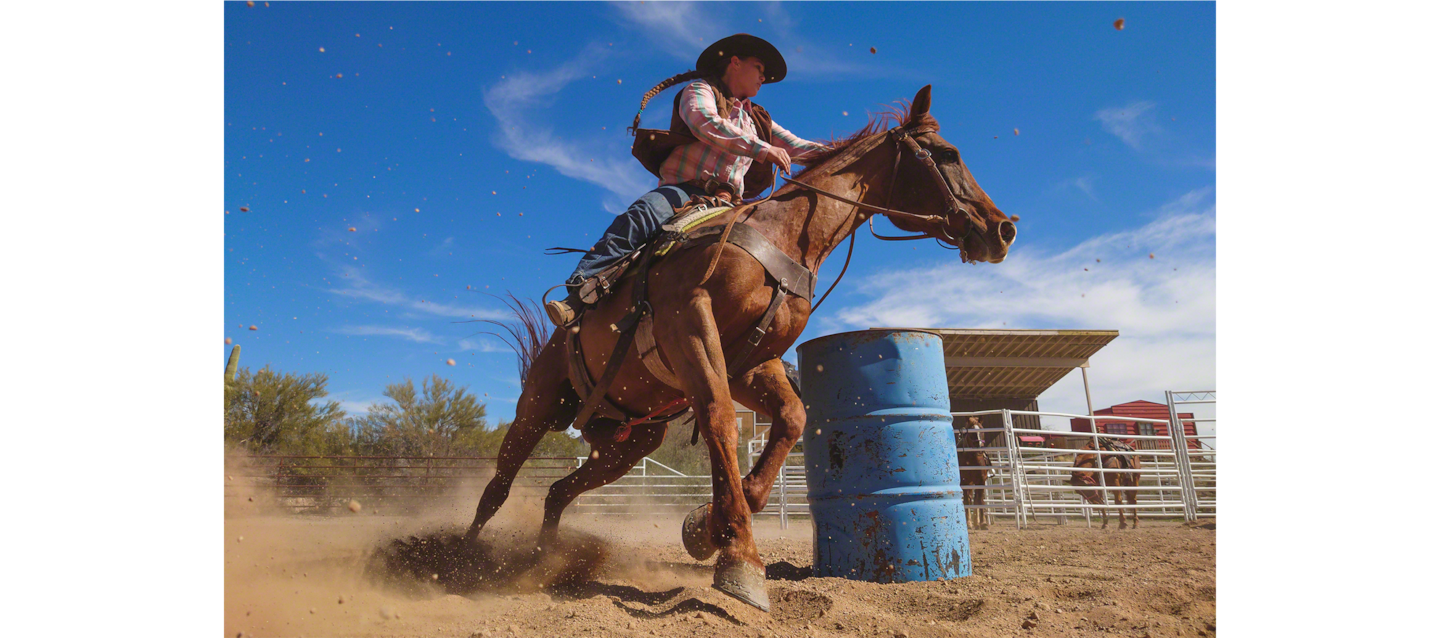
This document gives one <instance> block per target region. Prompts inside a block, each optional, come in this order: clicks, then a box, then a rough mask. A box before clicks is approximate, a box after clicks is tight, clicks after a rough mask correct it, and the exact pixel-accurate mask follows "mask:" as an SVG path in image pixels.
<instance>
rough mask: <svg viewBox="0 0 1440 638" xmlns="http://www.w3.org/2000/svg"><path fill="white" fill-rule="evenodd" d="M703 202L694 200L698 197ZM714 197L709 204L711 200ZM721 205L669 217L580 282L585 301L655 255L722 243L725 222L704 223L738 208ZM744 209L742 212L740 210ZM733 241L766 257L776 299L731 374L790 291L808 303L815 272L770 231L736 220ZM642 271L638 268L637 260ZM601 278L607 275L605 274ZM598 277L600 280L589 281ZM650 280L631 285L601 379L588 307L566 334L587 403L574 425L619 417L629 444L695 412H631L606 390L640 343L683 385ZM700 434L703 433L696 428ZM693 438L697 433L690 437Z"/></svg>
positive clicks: (665, 378)
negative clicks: (591, 354) (658, 338)
mask: <svg viewBox="0 0 1440 638" xmlns="http://www.w3.org/2000/svg"><path fill="white" fill-rule="evenodd" d="M697 199H698V200H699V201H696V200H697ZM707 200H710V201H707ZM717 203H718V202H717V201H715V200H713V198H703V197H701V198H696V199H692V200H691V204H690V205H688V206H686V207H685V208H682V209H680V210H679V211H677V212H676V214H675V215H674V216H673V217H671V220H670V221H669V222H667V223H666V224H665V225H664V226H662V227H661V231H660V233H659V235H658V236H657V237H656V238H655V239H653V240H651V241H650V242H649V243H647V244H646V245H645V246H643V247H641V248H640V249H639V250H638V251H636V252H635V253H632V254H631V255H627V256H626V258H625V259H622V260H621V262H620V263H618V264H616V265H615V266H613V267H612V268H610V269H607V270H606V271H605V272H602V273H601V274H600V275H597V276H596V277H594V278H592V280H590V281H587V282H585V283H584V284H582V287H581V290H580V295H581V300H582V301H585V302H586V303H587V304H588V303H592V302H591V301H589V300H588V299H586V298H585V296H586V295H587V293H588V294H590V295H591V296H592V298H594V299H595V300H596V301H598V300H600V299H602V298H603V297H604V296H605V295H606V294H608V293H609V292H610V291H611V290H613V288H614V287H615V286H616V284H618V283H619V282H620V281H623V280H624V279H626V278H628V277H634V274H635V273H644V272H647V271H648V270H649V268H650V266H651V265H652V264H653V263H654V262H655V260H657V259H662V258H663V257H664V256H666V255H668V254H671V253H673V252H678V251H679V250H681V249H685V248H692V247H699V246H704V245H707V244H712V243H716V242H718V241H719V240H720V238H721V236H722V234H723V233H724V231H725V227H723V226H709V227H704V228H698V229H697V227H698V226H700V225H701V224H703V223H704V222H706V221H709V220H712V219H714V218H716V217H718V216H720V215H722V214H724V213H726V212H730V211H732V210H733V209H732V208H729V207H726V206H719V205H716V204H717ZM738 212H739V211H736V213H737V214H738ZM727 242H728V243H730V244H734V245H735V246H738V247H739V248H741V249H742V250H744V251H745V252H746V253H748V254H750V255H751V256H752V257H754V258H755V260H756V261H758V262H760V265H761V266H763V267H764V268H765V272H766V273H767V274H768V275H769V276H770V278H771V279H773V280H774V282H775V292H774V294H773V296H772V297H771V299H770V304H769V306H768V307H767V308H766V310H765V313H764V315H763V316H762V317H761V318H760V319H759V321H757V322H756V324H755V325H754V326H753V327H752V328H751V330H750V333H749V334H748V335H747V336H746V339H745V341H744V342H743V343H742V344H741V347H740V349H739V350H737V351H735V352H733V353H732V355H731V356H730V357H729V358H728V359H727V361H726V364H727V370H728V371H730V376H732V377H733V376H734V371H736V370H743V368H742V367H741V366H742V365H743V364H744V363H745V362H746V360H747V359H749V357H750V355H751V354H752V353H753V352H754V350H755V348H756V347H757V346H759V345H760V342H761V340H762V339H763V338H764V337H765V335H766V334H768V332H769V328H770V323H771V322H772V321H773V320H774V318H775V313H776V311H777V310H778V309H779V307H780V302H781V301H783V300H784V298H785V296H786V295H787V294H791V295H795V296H797V297H800V298H802V299H805V300H806V301H810V299H811V297H812V296H813V295H814V290H815V275H814V274H813V273H811V272H810V270H809V269H807V268H805V267H804V266H803V265H801V264H799V263H797V262H796V261H795V260H793V259H791V258H790V256H789V255H786V254H785V252H784V251H782V250H780V249H779V248H777V247H775V245H774V244H772V243H770V241H769V240H768V239H766V238H765V236H764V235H762V234H760V233H759V231H756V230H755V229H753V228H751V227H750V226H748V225H746V224H744V223H740V222H735V223H734V224H733V226H732V227H731V229H730V234H729V236H728V238H727ZM637 263H638V264H639V266H640V267H639V268H632V267H633V266H635V265H636V264H637ZM602 278H603V279H602ZM591 281H594V282H595V283H594V285H590V286H588V288H587V285H588V284H590V283H591ZM647 284H648V282H647V278H646V277H643V276H642V277H639V278H637V279H636V281H635V285H634V286H633V287H632V291H633V294H632V298H631V305H630V313H629V314H627V315H626V316H625V317H624V318H623V319H621V320H620V321H618V322H616V323H615V324H612V325H611V326H610V329H611V330H613V331H615V332H617V333H620V338H619V339H618V340H617V342H616V344H615V349H614V350H613V351H612V352H611V353H610V358H609V361H608V363H607V364H606V366H605V370H604V372H603V373H602V374H601V376H600V378H599V379H598V380H596V379H593V378H592V377H591V376H590V373H589V371H588V370H587V369H586V367H585V356H584V353H583V351H582V349H581V344H580V331H579V330H578V327H579V325H580V322H582V321H584V320H585V314H586V310H583V309H582V310H581V311H580V314H579V316H578V317H577V318H576V320H575V324H574V325H573V326H572V327H571V329H569V330H567V331H566V349H567V351H568V354H569V357H568V358H569V364H570V382H571V384H572V385H573V386H574V388H575V391H576V393H577V394H579V395H580V396H581V397H582V399H583V401H584V403H583V404H582V406H581V408H580V412H579V413H578V414H577V416H576V419H575V424H576V426H577V427H579V428H580V429H581V431H582V432H584V431H585V429H586V427H587V426H588V425H589V424H590V420H591V417H592V416H595V417H601V418H604V419H610V420H613V421H618V422H620V423H621V426H620V427H619V428H617V430H616V431H615V433H614V434H613V438H614V440H615V441H623V440H625V438H627V437H628V436H629V430H630V426H633V425H638V424H642V423H662V422H669V421H672V420H674V419H677V418H680V417H681V416H683V415H684V414H685V413H686V412H688V411H689V405H688V401H686V400H685V399H679V400H677V401H673V402H671V403H670V404H669V405H666V406H664V407H662V408H660V409H659V410H657V411H655V412H654V413H651V414H645V415H640V414H632V413H630V412H628V411H626V410H624V409H622V408H620V407H619V406H616V405H615V404H614V403H613V402H612V401H610V400H609V398H608V397H606V390H608V389H609V387H610V384H611V383H612V382H613V381H614V379H615V375H616V373H618V372H619V368H620V364H621V363H622V362H623V361H624V359H625V357H626V356H628V355H629V352H630V348H631V346H632V345H638V349H639V354H640V358H641V361H642V362H643V363H644V365H645V367H646V369H647V370H648V371H649V372H650V374H651V375H653V376H654V377H655V378H656V379H658V380H659V381H660V382H661V383H663V384H665V385H667V386H669V387H671V388H675V389H680V380H679V378H678V377H676V376H675V373H674V372H672V371H671V370H670V369H669V367H668V366H666V365H665V362H664V361H663V360H662V359H661V357H660V351H659V348H658V346H657V345H656V343H655V334H654V317H653V313H652V312H651V309H650V304H649V303H648V301H647V299H646V292H647ZM556 427H557V429H565V428H567V427H568V424H567V425H559V424H557V426H556ZM696 434H698V431H697V432H696ZM691 438H692V442H693V441H694V440H695V436H694V435H692V437H691Z"/></svg>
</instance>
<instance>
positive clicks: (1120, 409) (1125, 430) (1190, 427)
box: [1070, 401, 1200, 450]
mask: <svg viewBox="0 0 1440 638" xmlns="http://www.w3.org/2000/svg"><path fill="white" fill-rule="evenodd" d="M1177 416H1179V417H1180V423H1181V425H1183V426H1184V428H1185V434H1186V435H1187V436H1195V421H1193V419H1194V418H1195V414H1194V413H1192V412H1181V413H1179V414H1178V415H1177ZM1100 417H1108V418H1104V419H1102V418H1100ZM1125 417H1134V418H1140V419H1164V420H1166V421H1168V420H1169V419H1170V409H1169V408H1167V407H1166V406H1165V404H1163V403H1155V402H1153V401H1131V402H1129V403H1121V404H1119V405H1112V406H1110V407H1108V408H1101V409H1099V410H1096V411H1095V425H1096V427H1098V428H1100V432H1101V433H1102V434H1120V435H1132V436H1170V426H1169V425H1168V424H1167V423H1145V422H1137V421H1125V420H1124V418H1125ZM1187 419H1192V420H1187ZM1070 431H1071V432H1089V431H1090V420H1089V419H1070ZM1136 443H1137V444H1138V445H1136V446H1135V447H1137V448H1140V449H1161V450H1168V449H1170V442H1169V441H1145V440H1142V441H1136ZM1187 445H1188V446H1189V447H1190V449H1192V450H1198V449H1200V441H1199V440H1197V439H1189V440H1188V443H1187Z"/></svg>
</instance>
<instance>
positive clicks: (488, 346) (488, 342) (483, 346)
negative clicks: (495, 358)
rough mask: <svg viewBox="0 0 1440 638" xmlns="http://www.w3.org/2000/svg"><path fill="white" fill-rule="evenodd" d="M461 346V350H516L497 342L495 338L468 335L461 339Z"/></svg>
mask: <svg viewBox="0 0 1440 638" xmlns="http://www.w3.org/2000/svg"><path fill="white" fill-rule="evenodd" d="M459 348H460V350H461V351H465V350H474V351H476V352H514V351H513V350H511V349H510V348H509V347H508V346H505V345H502V344H497V343H495V339H493V338H490V337H466V338H464V339H461V340H460V344H459Z"/></svg>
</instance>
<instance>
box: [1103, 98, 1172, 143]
mask: <svg viewBox="0 0 1440 638" xmlns="http://www.w3.org/2000/svg"><path fill="white" fill-rule="evenodd" d="M1154 108H1155V103H1154V102H1145V101H1141V102H1132V103H1130V104H1127V105H1125V106H1122V107H1119V108H1109V109H1101V110H1100V111H1099V112H1097V113H1096V114H1095V119H1097V120H1100V126H1101V127H1103V128H1104V129H1105V131H1106V132H1108V133H1110V134H1112V135H1114V136H1116V137H1118V138H1120V140H1121V141H1123V142H1125V145H1126V146H1129V147H1130V148H1133V149H1135V150H1137V151H1139V150H1145V147H1146V145H1147V144H1148V143H1149V141H1150V140H1151V139H1152V138H1154V137H1155V136H1157V135H1159V134H1160V133H1162V132H1163V129H1161V128H1160V125H1159V124H1157V123H1156V122H1155V118H1154V116H1153V115H1152V114H1151V113H1150V111H1151V110H1152V109H1154Z"/></svg>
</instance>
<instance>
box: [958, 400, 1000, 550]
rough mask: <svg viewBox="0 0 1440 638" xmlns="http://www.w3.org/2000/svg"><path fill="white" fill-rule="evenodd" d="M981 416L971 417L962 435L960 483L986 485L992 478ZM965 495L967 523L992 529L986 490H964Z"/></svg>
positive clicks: (962, 484) (977, 527) (963, 484)
mask: <svg viewBox="0 0 1440 638" xmlns="http://www.w3.org/2000/svg"><path fill="white" fill-rule="evenodd" d="M981 427H982V426H981V425H980V417H978V416H972V417H970V425H969V427H967V428H965V430H964V431H963V432H962V433H961V435H960V467H962V468H965V467H969V468H972V469H962V470H960V485H961V486H965V485H985V482H986V481H987V480H988V479H989V478H990V472H991V470H990V467H991V466H992V465H993V464H992V463H991V462H990V455H989V454H987V453H986V452H985V450H983V449H973V448H983V447H985V435H983V434H981V433H980V432H979V431H978V430H979V429H980V428H981ZM963 491H964V496H965V505H966V509H965V525H966V527H974V528H975V529H990V510H987V509H985V490H983V489H979V490H963Z"/></svg>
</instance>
